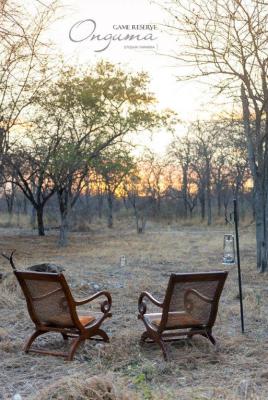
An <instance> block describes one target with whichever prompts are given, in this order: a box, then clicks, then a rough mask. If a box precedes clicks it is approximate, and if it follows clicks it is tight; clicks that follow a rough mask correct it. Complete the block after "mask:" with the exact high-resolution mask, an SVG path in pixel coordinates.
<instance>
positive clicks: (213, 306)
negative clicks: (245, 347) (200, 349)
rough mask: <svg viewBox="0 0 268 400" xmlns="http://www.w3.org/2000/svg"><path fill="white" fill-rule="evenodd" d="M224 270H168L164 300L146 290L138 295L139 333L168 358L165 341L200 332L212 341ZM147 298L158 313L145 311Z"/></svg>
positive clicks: (213, 340)
mask: <svg viewBox="0 0 268 400" xmlns="http://www.w3.org/2000/svg"><path fill="white" fill-rule="evenodd" d="M227 275H228V272H226V271H225V272H203V273H185V274H171V276H170V279H169V283H168V287H167V291H166V295H165V298H164V301H163V302H162V303H161V302H160V301H158V300H156V299H155V298H154V297H153V296H152V295H151V294H150V293H148V292H142V293H141V295H140V297H139V303H138V308H139V315H138V318H139V319H141V320H142V321H143V323H144V325H145V327H146V331H145V332H144V333H143V334H142V336H141V344H143V343H144V342H146V341H147V342H148V341H149V342H156V343H158V344H159V346H160V347H161V349H162V351H163V355H164V359H165V360H167V359H168V355H167V350H166V347H165V343H164V342H165V341H171V340H178V339H179V338H180V336H182V335H184V336H185V335H186V336H187V337H188V338H191V337H192V336H193V335H196V334H200V335H202V336H204V337H206V338H207V339H209V340H210V341H211V343H212V344H215V343H216V342H215V339H214V337H213V336H212V328H213V325H214V322H215V320H216V316H217V311H218V303H219V299H220V296H221V292H222V289H223V286H224V282H225V280H226V278H227ZM145 298H147V299H148V300H150V301H151V302H152V303H153V304H154V305H156V306H158V307H159V308H161V309H162V310H161V312H159V313H151V314H150V313H147V308H146V303H145V301H144V299H145Z"/></svg>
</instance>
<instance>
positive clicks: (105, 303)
mask: <svg viewBox="0 0 268 400" xmlns="http://www.w3.org/2000/svg"><path fill="white" fill-rule="evenodd" d="M100 296H105V297H106V298H107V300H104V301H103V302H102V303H101V311H102V312H103V313H107V312H109V311H110V309H111V306H112V297H111V295H110V293H109V292H107V291H106V290H102V291H101V292H97V293H95V294H93V296H91V297H88V298H87V299H83V300H79V301H76V300H75V301H74V303H75V305H76V306H77V307H79V306H82V305H83V304H86V303H89V302H90V301H92V300H95V299H97V298H98V297H100Z"/></svg>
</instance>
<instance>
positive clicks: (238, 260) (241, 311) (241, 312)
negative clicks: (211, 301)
mask: <svg viewBox="0 0 268 400" xmlns="http://www.w3.org/2000/svg"><path fill="white" fill-rule="evenodd" d="M233 206H234V213H233V215H234V225H235V242H236V260H237V274H238V287H239V301H240V319H241V331H242V333H244V332H245V330H244V309H243V292H242V279H241V267H240V250H239V231H238V224H239V218H238V210H237V199H236V198H234V200H233ZM229 222H230V221H229ZM225 236H231V235H225ZM223 264H225V265H230V264H235V260H233V262H226V261H225V260H224V258H223Z"/></svg>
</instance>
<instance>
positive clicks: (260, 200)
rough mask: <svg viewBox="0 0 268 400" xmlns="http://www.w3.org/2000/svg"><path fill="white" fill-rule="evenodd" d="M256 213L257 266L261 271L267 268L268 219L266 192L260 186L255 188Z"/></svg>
mask: <svg viewBox="0 0 268 400" xmlns="http://www.w3.org/2000/svg"><path fill="white" fill-rule="evenodd" d="M254 192H255V193H254V199H255V206H256V207H255V213H256V214H255V215H256V242H257V268H258V270H259V271H260V272H264V271H265V270H266V269H267V244H268V243H267V232H266V223H267V221H268V216H267V207H266V204H265V203H266V202H265V197H266V196H265V193H263V191H262V190H261V188H260V187H255V189H254Z"/></svg>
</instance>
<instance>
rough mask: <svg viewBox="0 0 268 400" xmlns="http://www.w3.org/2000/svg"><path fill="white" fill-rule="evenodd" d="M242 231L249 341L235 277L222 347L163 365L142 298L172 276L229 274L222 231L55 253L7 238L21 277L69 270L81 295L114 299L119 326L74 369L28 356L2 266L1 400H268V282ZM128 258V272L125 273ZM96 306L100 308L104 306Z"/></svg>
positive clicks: (176, 349) (79, 237)
mask: <svg viewBox="0 0 268 400" xmlns="http://www.w3.org/2000/svg"><path fill="white" fill-rule="evenodd" d="M249 229H250V228H247V229H245V230H244V231H242V232H241V252H242V267H243V282H244V301H245V323H246V333H245V335H241V334H240V321H239V301H238V298H237V294H238V289H237V273H236V269H235V267H232V268H231V270H230V274H229V278H228V281H227V283H226V286H225V290H224V293H223V297H222V301H221V306H220V309H219V315H218V319H217V323H216V326H215V335H216V337H217V338H218V346H217V347H216V348H214V347H213V346H212V345H210V343H209V342H208V341H207V340H205V339H204V338H201V337H195V338H194V339H193V341H192V344H190V343H189V342H187V341H184V340H182V341H181V342H179V343H176V344H171V345H170V346H169V350H170V353H171V355H172V359H171V361H170V362H168V363H165V362H164V361H163V359H162V355H161V352H160V349H159V348H158V347H157V346H156V345H146V346H144V347H143V348H140V347H139V344H138V342H139V336H140V334H141V333H142V331H143V327H142V324H141V323H140V322H139V321H137V317H136V314H137V298H138V295H139V293H140V291H142V290H149V291H151V292H152V293H153V294H154V295H155V296H156V297H158V298H161V297H162V296H163V294H164V291H165V288H166V284H167V280H168V277H169V274H170V272H173V271H177V272H179V271H198V270H212V269H214V270H215V269H222V268H223V267H222V265H221V264H220V262H221V255H222V237H223V232H224V228H221V227H217V228H211V229H207V228H206V227H183V228H180V227H179V226H172V225H171V226H168V227H167V226H155V225H153V224H149V225H148V230H147V232H146V233H145V234H144V235H136V234H135V231H134V229H132V227H129V228H125V229H121V227H116V228H115V229H114V230H111V231H107V230H106V229H99V228H97V227H96V229H92V231H91V232H90V233H73V234H72V237H71V243H72V245H71V246H69V247H68V248H65V249H59V248H58V247H57V236H56V234H54V233H50V234H49V235H48V236H47V237H45V238H38V237H35V236H33V234H32V232H31V231H27V230H22V229H21V230H16V229H13V230H9V231H7V230H4V229H2V230H1V232H0V233H1V239H0V242H1V243H0V244H1V250H3V251H6V252H8V251H9V250H10V249H11V248H16V249H17V256H16V263H17V266H18V267H19V268H23V267H24V266H26V265H33V264H35V263H40V262H43V261H46V262H53V263H57V264H61V265H63V266H64V267H65V275H66V277H67V279H68V281H69V283H70V284H71V286H72V289H73V291H74V293H75V294H76V295H77V296H80V297H83V296H85V295H89V294H92V293H93V292H94V288H93V285H94V283H95V284H98V285H99V286H100V289H107V290H109V291H111V293H112V296H113V318H112V319H111V320H110V321H107V323H106V326H105V327H106V330H107V331H108V333H109V335H110V336H111V343H110V344H107V345H100V344H97V345H96V344H95V343H94V342H93V341H92V342H91V341H89V342H88V343H87V344H86V345H85V346H84V347H82V348H81V349H80V351H79V352H78V353H77V356H76V357H75V361H74V362H72V363H67V362H65V361H63V360H62V359H61V358H55V357H50V356H40V355H26V354H24V353H23V352H22V346H23V342H24V340H25V339H26V337H27V336H28V335H29V334H30V332H31V330H32V325H31V322H30V321H29V317H28V315H27V312H26V309H25V302H24V301H23V298H22V296H21V294H20V291H19V289H18V288H17V287H16V282H15V281H14V278H13V276H12V274H8V272H9V269H10V267H9V266H8V265H7V263H6V261H5V260H4V259H2V261H0V271H1V272H4V273H5V274H6V275H5V278H4V280H3V282H2V283H0V309H1V324H0V360H1V363H0V388H1V389H0V399H10V398H12V396H13V395H14V394H15V393H20V394H21V396H22V398H23V399H31V400H32V399H35V400H37V399H38V400H45V399H62V400H63V399H64V400H65V399H67V400H71V399H72V400H78V399H81V400H83V399H89V400H91V399H92V400H93V399H94V400H95V399H96V400H98V399H101V400H125V399H147V400H156V399H163V400H171V399H180V400H184V399H185V400H186V399H187V400H188V399H194V400H201V399H202V400H207V399H210V400H211V399H226V400H236V399H241V400H249V399H267V393H268V383H267V380H268V372H267V371H268V368H267V366H268V358H267V356H266V354H268V342H267V323H268V315H267V306H266V297H267V285H266V282H267V276H264V275H260V274H258V273H256V271H255V255H254V233H253V232H251V231H250V230H249ZM121 255H125V256H126V258H127V266H126V267H125V268H121V267H120V264H119V259H120V256H121ZM97 305H98V303H97ZM38 344H39V345H40V346H50V347H51V348H63V347H64V346H65V344H64V343H63V341H62V340H61V337H60V336H57V335H53V334H50V335H47V336H44V337H41V338H40V339H39V342H38Z"/></svg>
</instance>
